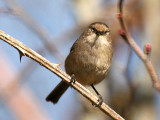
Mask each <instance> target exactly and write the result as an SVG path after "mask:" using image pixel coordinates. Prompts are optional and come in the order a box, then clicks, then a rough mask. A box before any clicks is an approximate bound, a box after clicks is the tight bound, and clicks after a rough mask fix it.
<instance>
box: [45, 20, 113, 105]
mask: <svg viewBox="0 0 160 120" xmlns="http://www.w3.org/2000/svg"><path fill="white" fill-rule="evenodd" d="M112 56H113V47H112V40H111V36H110V31H109V27H108V26H107V25H106V24H104V23H101V22H95V23H92V24H91V25H89V27H88V28H87V29H86V30H85V31H84V32H83V33H82V35H81V36H80V37H79V38H78V39H77V40H76V41H75V43H74V44H73V46H72V47H71V50H70V53H69V55H68V56H67V58H66V60H65V69H66V72H67V74H69V75H71V79H72V80H76V81H78V82H79V83H81V84H82V85H89V86H91V87H92V88H93V89H94V91H95V92H96V94H97V95H98V97H99V103H98V105H101V104H102V102H103V100H102V97H101V95H100V94H99V93H98V91H97V90H96V89H95V87H94V85H95V84H97V83H99V82H101V81H102V80H104V78H105V77H106V75H107V73H108V71H109V68H110V66H111V61H112ZM69 86H70V84H68V83H66V82H64V81H63V80H62V81H61V82H60V83H59V84H58V85H57V86H56V88H55V89H53V91H52V92H51V93H50V94H49V95H48V97H47V98H46V100H47V101H51V102H53V103H54V104H55V103H57V102H58V100H59V98H60V97H61V96H62V94H63V93H64V92H65V91H66V90H67V88H68V87H69Z"/></svg>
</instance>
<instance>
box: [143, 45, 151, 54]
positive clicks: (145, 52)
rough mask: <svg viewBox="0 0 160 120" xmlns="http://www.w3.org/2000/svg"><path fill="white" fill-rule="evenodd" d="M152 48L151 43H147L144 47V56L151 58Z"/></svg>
mask: <svg viewBox="0 0 160 120" xmlns="http://www.w3.org/2000/svg"><path fill="white" fill-rule="evenodd" d="M151 50H152V46H151V44H150V43H146V44H145V46H144V54H146V55H147V56H149V55H150V54H151Z"/></svg>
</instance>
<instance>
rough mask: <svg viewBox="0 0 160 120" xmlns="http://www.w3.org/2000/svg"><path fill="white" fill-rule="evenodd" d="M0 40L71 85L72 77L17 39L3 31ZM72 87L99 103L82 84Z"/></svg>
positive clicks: (105, 109)
mask: <svg viewBox="0 0 160 120" xmlns="http://www.w3.org/2000/svg"><path fill="white" fill-rule="evenodd" d="M0 39H1V40H3V41H5V42H7V43H8V44H10V45H11V46H13V47H14V48H16V49H17V50H18V51H19V52H21V53H22V54H23V55H24V56H27V57H29V58H31V59H33V60H34V61H36V62H38V63H39V64H40V65H42V66H43V67H45V68H47V69H48V70H50V71H51V72H53V73H55V74H56V75H57V76H59V77H60V78H62V79H63V80H64V81H65V82H67V83H70V79H71V77H70V76H69V75H67V74H66V73H65V72H64V71H62V69H61V68H60V67H59V65H57V64H53V63H51V62H49V61H48V60H47V59H45V58H44V57H42V56H41V55H39V54H38V53H36V52H35V51H33V50H32V49H30V48H28V47H27V46H25V45H24V44H23V43H21V42H19V41H18V40H16V39H15V38H13V37H11V36H9V35H8V34H6V33H4V32H3V31H0ZM72 87H73V88H75V89H76V90H77V91H78V92H80V93H81V94H82V95H83V96H84V97H86V98H87V99H88V100H89V101H91V102H92V103H94V104H97V103H98V98H97V97H96V96H95V95H93V94H92V93H91V92H90V91H89V90H88V89H86V88H85V87H83V86H82V85H81V84H80V83H78V82H77V81H76V82H75V83H72ZM98 108H99V109H100V110H101V111H103V112H104V113H106V114H108V115H109V116H110V117H112V118H113V119H115V120H124V118H122V117H121V116H120V115H119V114H117V113H116V112H115V111H114V110H112V109H111V108H110V107H109V106H108V105H106V104H105V103H104V102H103V103H102V105H101V106H99V107H98Z"/></svg>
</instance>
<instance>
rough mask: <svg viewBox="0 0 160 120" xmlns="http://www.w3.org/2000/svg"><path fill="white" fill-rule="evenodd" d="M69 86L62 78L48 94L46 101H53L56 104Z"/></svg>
mask: <svg viewBox="0 0 160 120" xmlns="http://www.w3.org/2000/svg"><path fill="white" fill-rule="evenodd" d="M68 87H69V85H68V84H67V83H65V82H64V81H63V80H62V81H61V82H60V83H59V84H58V85H57V86H56V88H54V89H53V90H52V92H51V93H50V94H49V95H48V96H47V98H46V101H50V102H53V104H56V103H57V102H58V100H59V99H60V97H61V96H62V95H63V93H64V92H65V91H66V90H67V88H68Z"/></svg>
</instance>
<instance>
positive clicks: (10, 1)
mask: <svg viewBox="0 0 160 120" xmlns="http://www.w3.org/2000/svg"><path fill="white" fill-rule="evenodd" d="M4 2H5V3H6V5H7V7H8V9H9V10H10V12H11V13H12V14H13V15H15V16H17V17H18V18H19V19H20V20H21V21H22V22H23V23H25V24H26V25H28V27H30V28H31V30H33V32H35V33H36V34H37V35H38V36H39V37H40V40H41V41H42V42H43V44H44V46H45V47H46V48H47V50H48V52H50V53H51V54H52V55H54V56H55V55H56V57H57V58H58V59H59V60H60V61H62V58H64V56H63V55H62V54H61V52H60V51H59V50H58V48H57V46H56V45H55V44H53V43H51V42H49V41H51V40H52V38H51V36H50V34H49V33H48V32H47V31H46V30H45V29H44V28H43V26H41V25H40V24H38V22H37V21H36V20H35V19H34V18H33V17H32V16H31V15H30V14H28V13H27V12H26V11H25V10H24V9H23V8H22V7H21V6H20V5H19V4H18V3H17V2H16V1H15V0H4Z"/></svg>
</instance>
